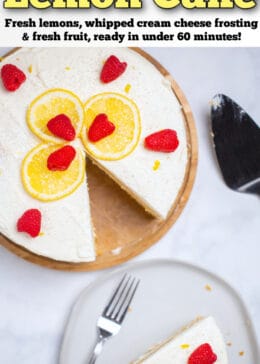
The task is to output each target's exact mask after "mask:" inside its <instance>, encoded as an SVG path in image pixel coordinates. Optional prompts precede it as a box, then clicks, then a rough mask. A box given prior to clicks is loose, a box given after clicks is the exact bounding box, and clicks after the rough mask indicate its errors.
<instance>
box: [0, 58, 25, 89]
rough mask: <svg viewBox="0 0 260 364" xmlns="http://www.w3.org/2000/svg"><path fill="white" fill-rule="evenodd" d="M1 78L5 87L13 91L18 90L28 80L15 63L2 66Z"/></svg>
mask: <svg viewBox="0 0 260 364" xmlns="http://www.w3.org/2000/svg"><path fill="white" fill-rule="evenodd" d="M1 78H2V82H3V85H4V87H5V89H6V90H8V91H11V92H13V91H16V90H17V89H18V88H19V87H20V86H21V85H22V83H23V82H25V80H26V76H25V74H24V73H23V71H22V70H20V69H19V68H18V67H16V66H15V65H13V64H5V65H4V66H3V67H2V68H1Z"/></svg>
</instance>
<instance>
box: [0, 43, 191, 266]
mask: <svg viewBox="0 0 260 364" xmlns="http://www.w3.org/2000/svg"><path fill="white" fill-rule="evenodd" d="M111 53H112V54H115V55H116V56H117V57H118V58H119V59H121V60H122V61H126V62H127V63H128V67H127V70H126V72H125V73H124V74H123V75H122V76H121V77H119V78H118V79H117V80H115V81H113V82H112V83H109V84H102V83H101V82H100V80H99V76H100V70H101V68H102V65H103V62H104V60H105V59H106V58H107V57H108V56H109V55H111ZM5 63H13V64H15V65H17V66H18V67H19V68H21V69H22V70H23V71H24V72H25V73H26V74H27V80H26V82H25V83H24V84H23V85H22V87H20V88H19V89H18V90H17V91H15V92H7V91H6V90H5V89H4V88H3V87H2V86H1V87H0V118H1V121H0V133H1V140H0V156H1V158H0V163H1V165H0V189H1V195H0V206H1V210H0V230H1V232H2V233H3V234H4V235H5V236H7V237H8V238H10V239H11V240H13V241H14V242H16V243H17V244H20V245H22V246H24V247H26V248H27V249H30V250H31V251H33V252H35V253H37V254H41V255H44V256H48V257H51V258H53V259H57V260H65V261H88V260H93V259H94V247H93V234H92V226H91V220H90V209H89V201H88V194H87V187H86V183H84V184H82V185H81V186H80V188H78V189H77V190H76V191H75V192H74V193H73V194H72V195H70V196H69V197H65V198H63V199H62V200H59V201H56V202H50V203H46V202H45V203H43V202H40V201H37V200H35V199H33V198H32V197H30V196H29V195H28V194H27V193H26V192H25V190H24V189H23V186H22V184H21V178H20V168H21V161H22V159H23V157H24V155H25V154H26V153H27V152H28V151H29V150H30V149H31V148H33V147H34V146H36V145H37V144H38V143H39V142H40V140H39V139H38V138H37V137H36V136H34V135H33V134H32V132H31V131H30V130H29V128H28V127H27V124H26V122H25V114H26V110H27V108H28V105H29V104H30V103H31V101H32V100H33V99H34V98H35V97H36V96H38V95H39V94H41V93H42V92H44V91H46V90H47V89H51V88H56V87H58V88H65V89H69V90H71V91H73V92H74V93H76V94H77V95H78V96H79V97H80V98H81V100H82V101H83V102H85V101H86V100H87V99H88V98H89V97H91V96H93V95H95V94H98V93H101V92H108V91H111V92H119V93H122V94H125V95H127V96H128V97H129V98H131V99H133V100H134V101H135V103H136V104H137V106H138V107H139V110H140V113H141V122H142V134H141V139H140V144H139V145H138V146H137V148H136V149H135V151H134V152H133V153H132V154H130V155H129V156H128V157H126V158H124V159H122V160H120V161H97V162H98V163H100V164H101V165H102V167H103V168H104V169H105V170H107V171H109V173H110V175H112V176H114V177H115V178H116V179H117V180H118V181H122V182H123V184H124V185H126V186H127V188H128V190H129V191H131V193H132V194H135V195H136V196H137V198H138V199H139V200H142V201H143V202H144V204H145V205H146V206H147V207H148V208H149V209H150V210H152V211H153V212H154V214H155V215H157V216H160V217H162V218H166V216H167V214H168V212H169V210H170V209H171V207H172V205H173V203H174V201H175V199H176V196H177V194H178V192H179V189H180V187H181V185H182V183H183V179H184V175H185V169H186V164H187V144H186V133H185V126H184V121H183V116H182V112H181V107H180V104H179V102H178V101H177V98H176V97H175V96H174V94H173V93H172V90H171V88H170V85H169V82H167V80H165V79H164V78H163V76H162V75H161V74H160V73H159V72H158V71H157V70H156V69H155V68H154V66H152V65H151V64H150V63H149V62H147V61H146V60H145V59H144V58H143V57H141V56H140V55H138V54H136V52H134V51H132V50H129V49H125V48H119V49H114V48H113V50H112V51H111V49H109V48H59V49H57V48H56V49H55V48H49V49H48V48H35V49H26V48H23V49H20V50H19V51H17V52H16V53H15V54H13V55H11V56H9V57H8V58H7V59H5V60H4V61H3V62H2V63H1V66H2V65H3V64H5ZM30 66H32V73H31V74H30V73H29V72H28V69H29V67H30ZM66 68H69V69H67V70H66ZM127 84H130V85H131V89H130V91H129V93H128V94H126V93H125V91H124V89H125V86H126V85H127ZM165 128H171V129H175V130H176V131H177V134H178V138H179V141H180V145H179V147H178V148H177V150H176V151H175V152H174V153H158V152H151V151H148V150H146V149H145V148H144V147H143V140H144V138H145V136H147V135H149V134H151V133H153V132H155V131H158V130H160V129H165ZM155 160H159V161H160V167H159V169H158V170H157V171H154V170H153V165H154V162H155ZM3 192H4V193H3ZM32 207H36V208H39V209H40V210H41V212H42V214H43V227H42V230H43V232H44V235H42V236H39V237H37V238H36V239H32V238H30V237H27V236H26V235H25V234H21V233H18V232H17V231H16V228H15V223H16V220H17V218H18V217H19V216H20V215H21V214H22V212H23V211H24V210H26V209H28V208H32Z"/></svg>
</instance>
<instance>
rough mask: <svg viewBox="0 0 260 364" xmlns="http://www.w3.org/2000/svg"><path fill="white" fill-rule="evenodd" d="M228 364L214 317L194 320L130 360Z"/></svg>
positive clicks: (146, 363)
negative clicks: (135, 358) (141, 354)
mask: <svg viewBox="0 0 260 364" xmlns="http://www.w3.org/2000/svg"><path fill="white" fill-rule="evenodd" d="M173 363H174V364H213V363H215V364H227V363H228V358H227V353H226V347H225V343H224V340H223V337H222V334H221V332H220V330H219V328H218V326H217V324H216V322H215V320H214V318H213V317H211V316H210V317H206V318H201V319H198V320H196V321H195V322H194V323H192V324H191V325H189V326H187V327H185V328H184V329H183V330H182V331H181V332H180V333H178V334H176V335H174V336H172V337H170V338H169V339H167V340H166V341H164V342H163V343H161V344H158V345H156V346H154V347H153V348H152V349H150V350H149V351H148V352H147V353H146V354H144V355H143V356H142V357H140V358H139V359H138V360H137V361H135V362H134V363H133V364H173Z"/></svg>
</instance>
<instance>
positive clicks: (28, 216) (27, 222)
mask: <svg viewBox="0 0 260 364" xmlns="http://www.w3.org/2000/svg"><path fill="white" fill-rule="evenodd" d="M41 219H42V215H41V212H40V211H39V210H37V209H30V210H27V211H25V212H24V214H23V215H22V216H21V217H20V218H19V220H18V221H17V230H18V231H19V232H25V233H27V234H29V235H30V236H31V237H32V238H35V237H36V236H38V235H39V233H40V231H41Z"/></svg>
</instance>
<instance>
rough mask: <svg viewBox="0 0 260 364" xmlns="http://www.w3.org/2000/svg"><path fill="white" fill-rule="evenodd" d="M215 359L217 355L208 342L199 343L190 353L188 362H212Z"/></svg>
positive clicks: (200, 363) (197, 363) (208, 363)
mask: <svg viewBox="0 0 260 364" xmlns="http://www.w3.org/2000/svg"><path fill="white" fill-rule="evenodd" d="M216 361H217V355H216V354H215V353H214V352H213V350H212V348H211V346H210V345H209V344H208V343H205V344H202V345H200V346H199V347H198V348H197V349H196V350H194V351H193V353H192V354H191V355H190V357H189V360H188V364H214V363H215V362H216Z"/></svg>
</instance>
